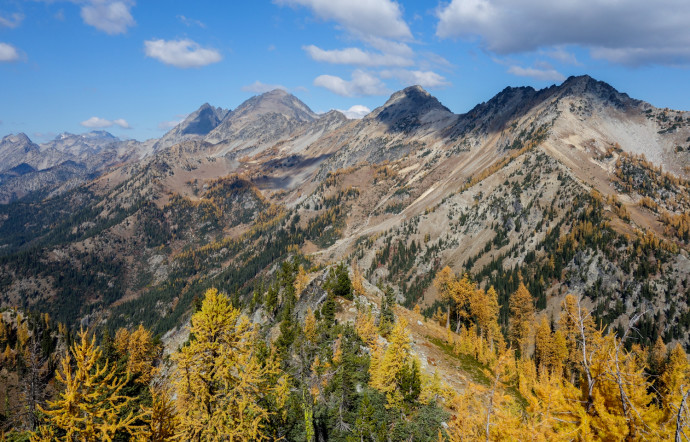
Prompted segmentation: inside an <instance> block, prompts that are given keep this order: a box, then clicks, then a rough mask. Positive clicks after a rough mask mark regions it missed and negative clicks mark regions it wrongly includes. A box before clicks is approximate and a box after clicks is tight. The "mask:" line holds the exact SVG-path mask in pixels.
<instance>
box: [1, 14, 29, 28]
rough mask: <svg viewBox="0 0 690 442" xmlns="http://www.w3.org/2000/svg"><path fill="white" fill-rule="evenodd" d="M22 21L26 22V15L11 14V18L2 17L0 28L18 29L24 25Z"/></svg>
mask: <svg viewBox="0 0 690 442" xmlns="http://www.w3.org/2000/svg"><path fill="white" fill-rule="evenodd" d="M22 20H24V14H20V13H18V12H15V13H14V14H11V15H10V16H9V17H5V16H4V15H0V26H1V27H5V28H10V29H14V28H16V27H18V26H19V25H20V24H22Z"/></svg>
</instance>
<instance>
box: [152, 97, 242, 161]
mask: <svg viewBox="0 0 690 442" xmlns="http://www.w3.org/2000/svg"><path fill="white" fill-rule="evenodd" d="M229 112H230V111H229V110H227V109H223V108H220V107H213V106H211V105H210V104H208V103H204V104H203V105H201V107H200V108H199V109H197V110H196V111H195V112H193V113H191V114H189V115H188V116H187V118H185V119H184V121H182V122H181V123H180V124H178V125H177V126H175V127H174V128H172V129H171V130H170V131H169V132H168V133H166V134H165V135H163V136H162V137H161V139H160V140H158V142H157V143H156V145H155V149H156V150H159V149H164V148H166V147H170V146H173V145H175V144H178V143H181V142H183V141H189V140H194V139H201V138H203V137H204V136H206V135H208V134H209V132H211V131H212V130H213V129H215V128H216V127H218V125H219V124H220V122H221V121H223V119H224V118H225V117H226V116H227V114H228V113H229Z"/></svg>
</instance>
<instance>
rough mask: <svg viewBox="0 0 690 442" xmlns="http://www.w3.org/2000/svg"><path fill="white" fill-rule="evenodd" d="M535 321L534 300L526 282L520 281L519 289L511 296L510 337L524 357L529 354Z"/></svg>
mask: <svg viewBox="0 0 690 442" xmlns="http://www.w3.org/2000/svg"><path fill="white" fill-rule="evenodd" d="M533 323H534V301H533V299H532V295H531V294H530V293H529V291H528V290H527V287H525V284H523V283H522V282H520V285H519V286H518V289H517V290H516V291H515V293H513V294H512V296H511V297H510V339H511V341H512V343H513V344H514V345H515V346H516V348H518V349H519V350H520V355H521V356H522V357H526V356H527V351H528V348H529V345H530V343H531V339H532V332H533V329H532V327H533Z"/></svg>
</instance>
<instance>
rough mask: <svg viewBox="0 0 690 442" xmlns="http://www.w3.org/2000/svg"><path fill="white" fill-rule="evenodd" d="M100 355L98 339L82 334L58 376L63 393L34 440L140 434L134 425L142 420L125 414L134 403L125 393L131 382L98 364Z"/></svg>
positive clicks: (50, 407) (51, 404)
mask: <svg viewBox="0 0 690 442" xmlns="http://www.w3.org/2000/svg"><path fill="white" fill-rule="evenodd" d="M101 355H102V351H101V350H100V348H99V347H98V346H97V345H96V338H95V337H94V338H93V339H89V338H88V337H87V334H86V331H81V332H80V333H79V339H78V340H77V342H75V343H74V344H73V345H72V348H71V349H70V354H68V355H66V356H65V357H64V358H63V359H62V361H61V366H62V367H61V368H62V369H61V370H60V371H58V372H57V373H56V375H55V379H56V380H57V382H58V383H59V384H61V385H62V387H63V391H62V392H61V393H60V394H59V395H58V397H57V399H56V400H54V401H49V402H48V408H47V409H46V410H44V412H45V413H46V416H47V423H46V424H45V425H43V426H42V427H40V428H39V430H38V432H37V433H36V434H34V435H33V436H32V440H34V441H48V440H55V439H56V438H57V439H58V440H65V441H72V440H78V441H84V442H91V441H110V440H113V438H115V436H116V435H118V434H134V433H136V432H137V430H139V428H138V427H137V426H135V422H136V421H137V420H139V419H140V418H141V416H140V415H139V414H138V413H135V412H134V411H130V412H129V413H128V414H126V415H125V414H124V410H125V409H126V408H127V407H128V405H129V404H130V403H131V401H132V400H133V398H130V397H127V396H125V395H124V394H123V393H122V389H123V387H124V386H125V385H126V384H127V382H128V381H129V379H128V378H127V377H124V378H120V377H117V375H116V372H115V370H113V369H112V367H110V366H109V365H108V363H105V364H101V363H99V360H100V359H101Z"/></svg>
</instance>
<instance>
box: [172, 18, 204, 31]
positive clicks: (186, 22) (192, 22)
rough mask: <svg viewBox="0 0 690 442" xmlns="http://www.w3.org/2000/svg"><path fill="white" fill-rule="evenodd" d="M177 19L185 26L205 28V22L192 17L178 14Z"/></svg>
mask: <svg viewBox="0 0 690 442" xmlns="http://www.w3.org/2000/svg"><path fill="white" fill-rule="evenodd" d="M177 19H178V20H179V21H180V22H181V23H182V24H184V25H186V26H198V27H200V28H205V27H206V24H205V23H204V22H202V21H201V20H196V19H193V18H189V17H186V16H184V15H178V16H177Z"/></svg>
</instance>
